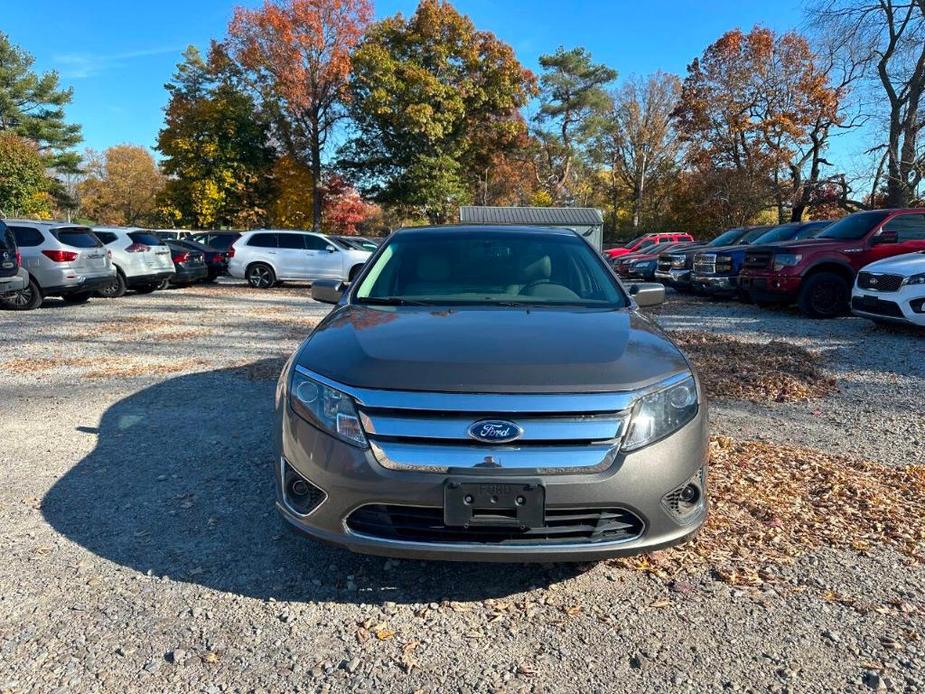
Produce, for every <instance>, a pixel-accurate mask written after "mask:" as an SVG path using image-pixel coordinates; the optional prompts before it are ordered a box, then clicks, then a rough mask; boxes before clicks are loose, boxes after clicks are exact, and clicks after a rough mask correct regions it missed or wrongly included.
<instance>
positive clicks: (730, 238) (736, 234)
mask: <svg viewBox="0 0 925 694" xmlns="http://www.w3.org/2000/svg"><path fill="white" fill-rule="evenodd" d="M744 233H745V230H744V229H730V230H729V231H724V232H723V233H722V234H720V235H719V236H717V237H716V238H715V239H713V240H712V241H710V243H708V244H707V245H708V246H731V245H732V244H734V243H735V242H736V241H738V240H739V239H740V238H742V235H743V234H744Z"/></svg>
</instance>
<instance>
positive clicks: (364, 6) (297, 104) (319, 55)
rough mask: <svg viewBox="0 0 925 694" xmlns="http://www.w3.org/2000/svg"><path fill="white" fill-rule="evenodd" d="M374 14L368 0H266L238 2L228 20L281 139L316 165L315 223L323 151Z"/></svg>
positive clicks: (316, 222)
mask: <svg viewBox="0 0 925 694" xmlns="http://www.w3.org/2000/svg"><path fill="white" fill-rule="evenodd" d="M371 18H372V5H371V4H370V1H369V0H265V2H264V4H263V7H261V8H259V9H253V10H252V9H249V8H246V7H237V8H235V10H234V16H233V19H232V20H231V25H230V26H229V46H230V47H231V51H232V54H233V55H234V57H235V58H236V59H237V60H238V61H239V63H240V64H241V65H242V66H243V68H244V69H245V70H246V71H247V73H248V76H249V78H250V80H251V84H252V85H253V87H254V88H255V89H256V90H257V92H258V93H259V94H260V95H261V96H262V97H263V99H264V100H265V101H266V102H269V103H267V104H266V106H267V108H268V110H270V111H271V112H273V113H275V114H276V116H277V118H276V132H275V136H276V139H277V140H278V141H279V142H280V143H281V144H282V146H283V147H284V148H285V150H286V152H287V153H288V154H289V156H291V157H292V158H293V159H295V160H296V161H298V162H301V163H303V164H305V165H307V166H308V167H309V170H310V171H311V175H312V180H313V185H312V215H313V216H312V226H313V228H314V229H316V230H317V229H320V227H321V209H322V190H321V181H322V173H323V172H322V153H323V151H324V149H325V146H326V144H327V141H328V137H329V136H330V134H331V132H332V130H333V129H334V126H335V124H336V123H337V122H338V121H339V120H340V119H341V118H342V117H343V116H344V114H345V112H344V109H343V104H344V100H345V97H346V87H347V79H348V76H349V75H350V64H351V62H350V54H351V51H352V50H353V48H354V46H356V44H357V43H358V42H359V40H360V38H361V37H362V35H363V32H364V30H365V28H366V26H367V24H368V23H369V21H370V20H371Z"/></svg>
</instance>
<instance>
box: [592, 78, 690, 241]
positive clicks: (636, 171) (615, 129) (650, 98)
mask: <svg viewBox="0 0 925 694" xmlns="http://www.w3.org/2000/svg"><path fill="white" fill-rule="evenodd" d="M680 91H681V83H680V81H679V80H678V78H677V77H675V76H674V75H669V74H666V73H663V72H657V73H655V74H653V75H650V76H649V77H647V78H645V79H638V78H634V79H631V80H629V81H627V82H626V83H625V84H623V85H622V86H621V87H620V88H619V89H617V90H616V91H615V92H614V93H613V94H612V98H611V103H610V104H609V106H608V108H607V109H606V111H604V112H603V113H602V114H601V116H600V118H599V121H600V125H599V127H598V128H597V132H596V133H595V136H594V138H593V140H592V143H591V147H590V152H591V159H592V161H593V162H594V163H596V164H598V165H599V166H602V167H603V169H604V172H605V175H606V177H607V183H608V185H607V190H608V197H609V198H610V203H611V206H612V209H613V210H614V215H615V216H616V210H617V209H618V208H619V206H620V204H621V202H622V198H623V197H624V195H625V194H626V193H627V192H628V193H629V197H630V203H631V207H632V226H633V229H638V228H639V225H640V221H641V219H642V217H643V214H644V213H645V212H646V210H647V207H648V208H649V209H651V208H652V207H653V205H652V204H651V203H652V202H653V201H654V200H655V199H656V198H657V197H658V193H659V190H660V189H663V188H664V187H665V186H666V185H670V181H671V178H672V177H673V176H674V175H675V174H676V172H677V168H678V164H679V161H678V160H679V155H680V143H679V140H678V137H677V134H676V133H675V130H674V128H673V124H672V121H671V114H672V112H673V110H674V108H675V106H676V104H677V101H678V97H679V95H680ZM652 191H654V192H655V194H652ZM615 226H616V220H614V227H615Z"/></svg>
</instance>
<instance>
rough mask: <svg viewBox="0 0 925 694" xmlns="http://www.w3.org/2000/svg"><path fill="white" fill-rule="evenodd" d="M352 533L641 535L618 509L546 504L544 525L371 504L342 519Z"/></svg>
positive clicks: (456, 537) (407, 537) (471, 538)
mask: <svg viewBox="0 0 925 694" xmlns="http://www.w3.org/2000/svg"><path fill="white" fill-rule="evenodd" d="M347 527H348V528H349V529H350V531H351V532H354V533H357V534H360V535H366V536H369V537H375V538H379V539H383V540H395V541H404V542H426V543H443V544H463V543H466V544H491V545H549V544H586V543H594V542H625V541H628V540H633V539H635V538H637V537H639V536H640V535H642V531H643V528H644V524H643V522H642V520H641V519H640V518H639V517H638V516H637V515H635V514H634V513H632V512H630V511H627V510H625V509H621V508H547V509H546V513H545V522H544V525H543V527H537V528H527V529H525V530H521V529H519V528H517V527H515V526H510V525H498V526H492V525H471V526H469V527H468V528H464V527H461V526H448V525H446V524H445V523H444V519H443V509H442V508H438V507H421V506H402V505H387V504H371V505H368V506H362V507H360V508H358V509H357V510H355V511H354V512H353V513H351V514H350V516H348V518H347Z"/></svg>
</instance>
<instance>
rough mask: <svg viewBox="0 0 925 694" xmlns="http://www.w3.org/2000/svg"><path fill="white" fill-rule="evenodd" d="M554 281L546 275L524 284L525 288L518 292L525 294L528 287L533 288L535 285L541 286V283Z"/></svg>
mask: <svg viewBox="0 0 925 694" xmlns="http://www.w3.org/2000/svg"><path fill="white" fill-rule="evenodd" d="M552 283H553V282H552V280H551V279H549V278H548V277H544V278H542V279H538V280H533V281H532V282H528V283H527V284H525V285H524V286H523V288H522V289H521V290H520V291H519V292H517V293H518V294H523V293H524V292H526V291H527V290H528V289H533V288H534V287H539V286H540V285H541V284H552Z"/></svg>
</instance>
